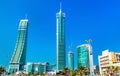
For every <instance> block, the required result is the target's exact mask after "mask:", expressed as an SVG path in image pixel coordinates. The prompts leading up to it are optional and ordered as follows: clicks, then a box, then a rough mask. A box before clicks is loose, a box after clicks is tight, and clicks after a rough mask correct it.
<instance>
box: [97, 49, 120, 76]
mask: <svg viewBox="0 0 120 76" xmlns="http://www.w3.org/2000/svg"><path fill="white" fill-rule="evenodd" d="M98 60H99V70H100V74H101V76H105V74H107V68H108V67H110V66H115V67H116V66H120V53H117V52H110V50H108V49H107V50H104V51H102V55H99V56H98Z"/></svg>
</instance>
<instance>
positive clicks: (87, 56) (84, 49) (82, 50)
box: [77, 44, 94, 76]
mask: <svg viewBox="0 0 120 76" xmlns="http://www.w3.org/2000/svg"><path fill="white" fill-rule="evenodd" d="M77 61H78V67H79V66H84V67H86V68H87V69H88V70H89V72H90V76H93V75H94V70H93V57H92V47H91V45H90V44H82V45H80V46H77Z"/></svg>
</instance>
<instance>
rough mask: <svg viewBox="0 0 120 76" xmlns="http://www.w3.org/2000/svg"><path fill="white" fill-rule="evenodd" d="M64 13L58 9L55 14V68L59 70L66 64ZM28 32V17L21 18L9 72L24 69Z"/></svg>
mask: <svg viewBox="0 0 120 76" xmlns="http://www.w3.org/2000/svg"><path fill="white" fill-rule="evenodd" d="M64 21H65V13H62V10H61V7H60V11H59V12H58V13H57V14H56V70H57V72H59V71H60V70H62V69H63V68H64V67H65V66H66V55H65V28H64ZM27 34H28V19H24V20H21V21H20V23H19V28H18V37H17V41H16V46H15V49H14V52H13V55H12V58H11V61H10V64H9V73H15V72H18V71H23V70H24V65H25V63H26V48H27Z"/></svg>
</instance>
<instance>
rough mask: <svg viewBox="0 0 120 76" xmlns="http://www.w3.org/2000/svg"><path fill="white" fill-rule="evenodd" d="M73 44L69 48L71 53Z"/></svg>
mask: <svg viewBox="0 0 120 76" xmlns="http://www.w3.org/2000/svg"><path fill="white" fill-rule="evenodd" d="M72 44H73V43H71V45H70V46H69V51H72Z"/></svg>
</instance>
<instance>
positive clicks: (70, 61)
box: [68, 52, 74, 70]
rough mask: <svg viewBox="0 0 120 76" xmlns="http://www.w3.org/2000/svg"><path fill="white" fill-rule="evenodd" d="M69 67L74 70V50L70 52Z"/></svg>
mask: <svg viewBox="0 0 120 76" xmlns="http://www.w3.org/2000/svg"><path fill="white" fill-rule="evenodd" d="M68 68H69V69H70V70H74V53H73V52H69V53H68Z"/></svg>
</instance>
